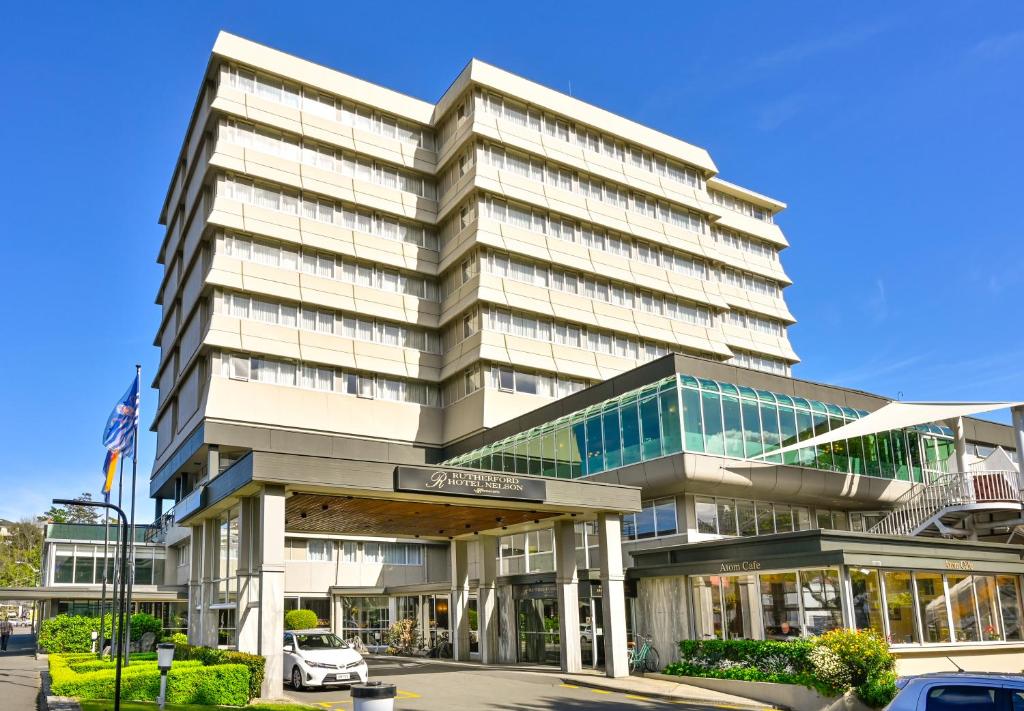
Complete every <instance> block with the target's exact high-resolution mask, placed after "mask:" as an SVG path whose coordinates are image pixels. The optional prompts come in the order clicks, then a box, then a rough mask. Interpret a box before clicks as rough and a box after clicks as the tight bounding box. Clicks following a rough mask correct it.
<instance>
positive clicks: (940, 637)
mask: <svg viewBox="0 0 1024 711" xmlns="http://www.w3.org/2000/svg"><path fill="white" fill-rule="evenodd" d="M914 577H915V579H916V582H917V586H916V587H917V607H918V611H919V613H920V615H921V627H922V641H924V642H949V641H950V638H949V614H948V612H947V609H946V591H945V589H944V587H943V583H942V574H941V573H922V572H919V573H917V574H916V575H915V576H914Z"/></svg>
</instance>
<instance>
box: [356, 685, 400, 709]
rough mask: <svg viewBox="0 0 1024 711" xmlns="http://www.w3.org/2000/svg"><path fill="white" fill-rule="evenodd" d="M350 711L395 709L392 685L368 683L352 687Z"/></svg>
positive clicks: (394, 691) (395, 691)
mask: <svg viewBox="0 0 1024 711" xmlns="http://www.w3.org/2000/svg"><path fill="white" fill-rule="evenodd" d="M351 693H352V704H353V706H352V711H392V710H393V709H394V708H395V694H397V693H398V689H397V688H396V687H395V685H394V684H385V683H383V682H380V681H368V682H366V683H365V684H353V685H352V691H351Z"/></svg>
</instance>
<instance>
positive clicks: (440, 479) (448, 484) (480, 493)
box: [395, 467, 547, 501]
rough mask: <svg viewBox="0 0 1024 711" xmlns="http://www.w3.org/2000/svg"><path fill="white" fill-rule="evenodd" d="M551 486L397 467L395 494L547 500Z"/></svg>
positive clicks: (454, 471) (514, 477) (489, 474)
mask: <svg viewBox="0 0 1024 711" xmlns="http://www.w3.org/2000/svg"><path fill="white" fill-rule="evenodd" d="M546 484H547V483H546V482H545V481H543V480H541V479H534V478H531V477H525V476H518V475H515V474H499V473H496V472H475V471H463V470H459V469H435V468H431V467H395V491H414V492H418V493H422V494H445V495H449V496H472V497H476V498H484V499H514V500H516V501H544V499H545V497H546V496H547V485H546Z"/></svg>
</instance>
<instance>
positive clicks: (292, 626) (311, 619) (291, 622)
mask: <svg viewBox="0 0 1024 711" xmlns="http://www.w3.org/2000/svg"><path fill="white" fill-rule="evenodd" d="M316 623H317V616H316V613H315V612H313V611H312V610H289V611H288V612H287V614H285V616H284V628H285V629H286V630H308V629H312V628H313V627H316Z"/></svg>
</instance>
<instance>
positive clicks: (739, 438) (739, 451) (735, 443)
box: [722, 395, 743, 458]
mask: <svg viewBox="0 0 1024 711" xmlns="http://www.w3.org/2000/svg"><path fill="white" fill-rule="evenodd" d="M722 413H723V415H724V416H725V418H724V423H723V424H724V425H725V453H726V454H727V455H728V456H730V457H740V458H742V457H743V418H742V416H741V415H740V401H739V398H735V397H729V396H728V395H723V396H722Z"/></svg>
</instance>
